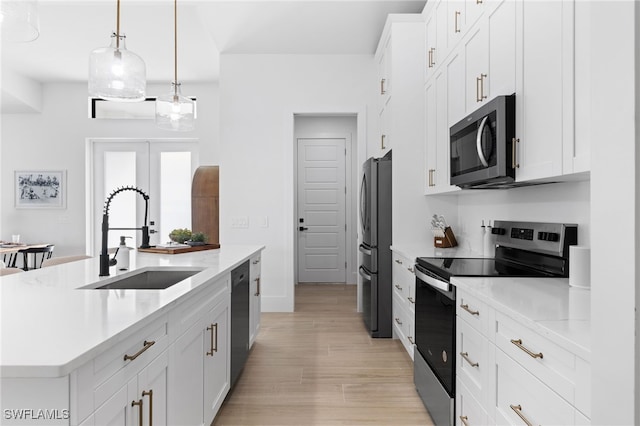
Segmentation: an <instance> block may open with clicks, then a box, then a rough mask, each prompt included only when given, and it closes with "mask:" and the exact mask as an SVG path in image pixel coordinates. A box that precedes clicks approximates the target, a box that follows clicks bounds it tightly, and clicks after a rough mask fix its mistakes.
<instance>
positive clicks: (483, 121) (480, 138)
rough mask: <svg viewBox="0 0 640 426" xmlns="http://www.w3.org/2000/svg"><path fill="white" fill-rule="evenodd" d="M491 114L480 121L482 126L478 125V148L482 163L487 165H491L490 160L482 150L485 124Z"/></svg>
mask: <svg viewBox="0 0 640 426" xmlns="http://www.w3.org/2000/svg"><path fill="white" fill-rule="evenodd" d="M488 118H489V116H488V115H487V116H485V117H484V118H483V119H482V122H481V123H480V127H478V133H477V134H476V150H477V151H478V157H480V161H481V162H482V165H483V166H485V167H489V162H487V159H486V158H485V157H484V152H482V132H483V131H484V126H485V125H486V124H487V119H488Z"/></svg>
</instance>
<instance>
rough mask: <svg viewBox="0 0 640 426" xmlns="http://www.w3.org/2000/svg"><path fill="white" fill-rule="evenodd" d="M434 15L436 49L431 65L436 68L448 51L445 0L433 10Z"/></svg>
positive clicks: (442, 61)
mask: <svg viewBox="0 0 640 426" xmlns="http://www.w3.org/2000/svg"><path fill="white" fill-rule="evenodd" d="M434 14H435V17H436V47H435V50H434V52H433V63H434V65H435V67H436V68H438V67H439V66H440V65H441V64H443V63H444V60H445V58H446V57H447V54H448V53H449V49H448V38H449V34H448V23H449V22H448V21H449V20H448V19H447V18H448V6H447V0H440V1H439V2H438V3H437V4H436V6H435V8H434Z"/></svg>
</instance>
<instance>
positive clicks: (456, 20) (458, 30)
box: [455, 10, 460, 33]
mask: <svg viewBox="0 0 640 426" xmlns="http://www.w3.org/2000/svg"><path fill="white" fill-rule="evenodd" d="M458 16H460V12H458V11H457V10H456V14H455V32H457V33H459V32H460V27H458Z"/></svg>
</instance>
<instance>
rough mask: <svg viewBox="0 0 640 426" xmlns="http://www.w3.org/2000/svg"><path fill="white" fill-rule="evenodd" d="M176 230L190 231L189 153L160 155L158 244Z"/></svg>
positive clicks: (163, 153)
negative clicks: (186, 229) (184, 229)
mask: <svg viewBox="0 0 640 426" xmlns="http://www.w3.org/2000/svg"><path fill="white" fill-rule="evenodd" d="M176 228H188V229H191V153H190V152H162V153H160V242H166V241H169V234H170V233H171V231H172V230H174V229H176Z"/></svg>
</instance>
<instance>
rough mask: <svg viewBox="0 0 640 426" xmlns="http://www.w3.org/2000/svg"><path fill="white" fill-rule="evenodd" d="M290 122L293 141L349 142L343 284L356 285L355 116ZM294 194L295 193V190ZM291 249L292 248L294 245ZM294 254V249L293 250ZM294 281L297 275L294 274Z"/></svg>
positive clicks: (303, 118)
mask: <svg viewBox="0 0 640 426" xmlns="http://www.w3.org/2000/svg"><path fill="white" fill-rule="evenodd" d="M294 120H295V122H294V126H295V129H294V134H295V138H296V140H297V139H298V138H310V137H323V136H324V137H332V136H340V135H344V136H349V137H350V139H349V142H347V143H348V145H347V149H349V151H350V155H351V164H350V165H347V169H346V171H347V172H349V171H350V173H349V175H348V176H347V179H346V184H347V186H348V187H349V191H350V193H349V195H351V197H350V199H347V206H346V216H347V217H346V221H347V223H348V227H349V229H348V231H350V232H348V233H347V242H346V244H347V246H346V249H347V275H346V282H347V283H348V284H355V283H357V282H358V273H357V269H358V243H357V241H358V229H359V228H358V221H357V214H358V213H357V212H358V202H357V201H358V199H359V198H358V197H357V194H358V185H359V183H360V178H359V176H360V174H361V168H362V165H360V164H359V163H358V162H357V160H358V155H357V154H358V152H357V151H358V150H357V148H358V147H357V137H358V123H357V117H356V116H354V115H351V116H305V115H298V116H296V117H295V119H294ZM296 192H297V191H296ZM294 246H296V245H295V244H294ZM294 250H295V251H297V246H296V247H294ZM295 277H296V279H297V274H295Z"/></svg>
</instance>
